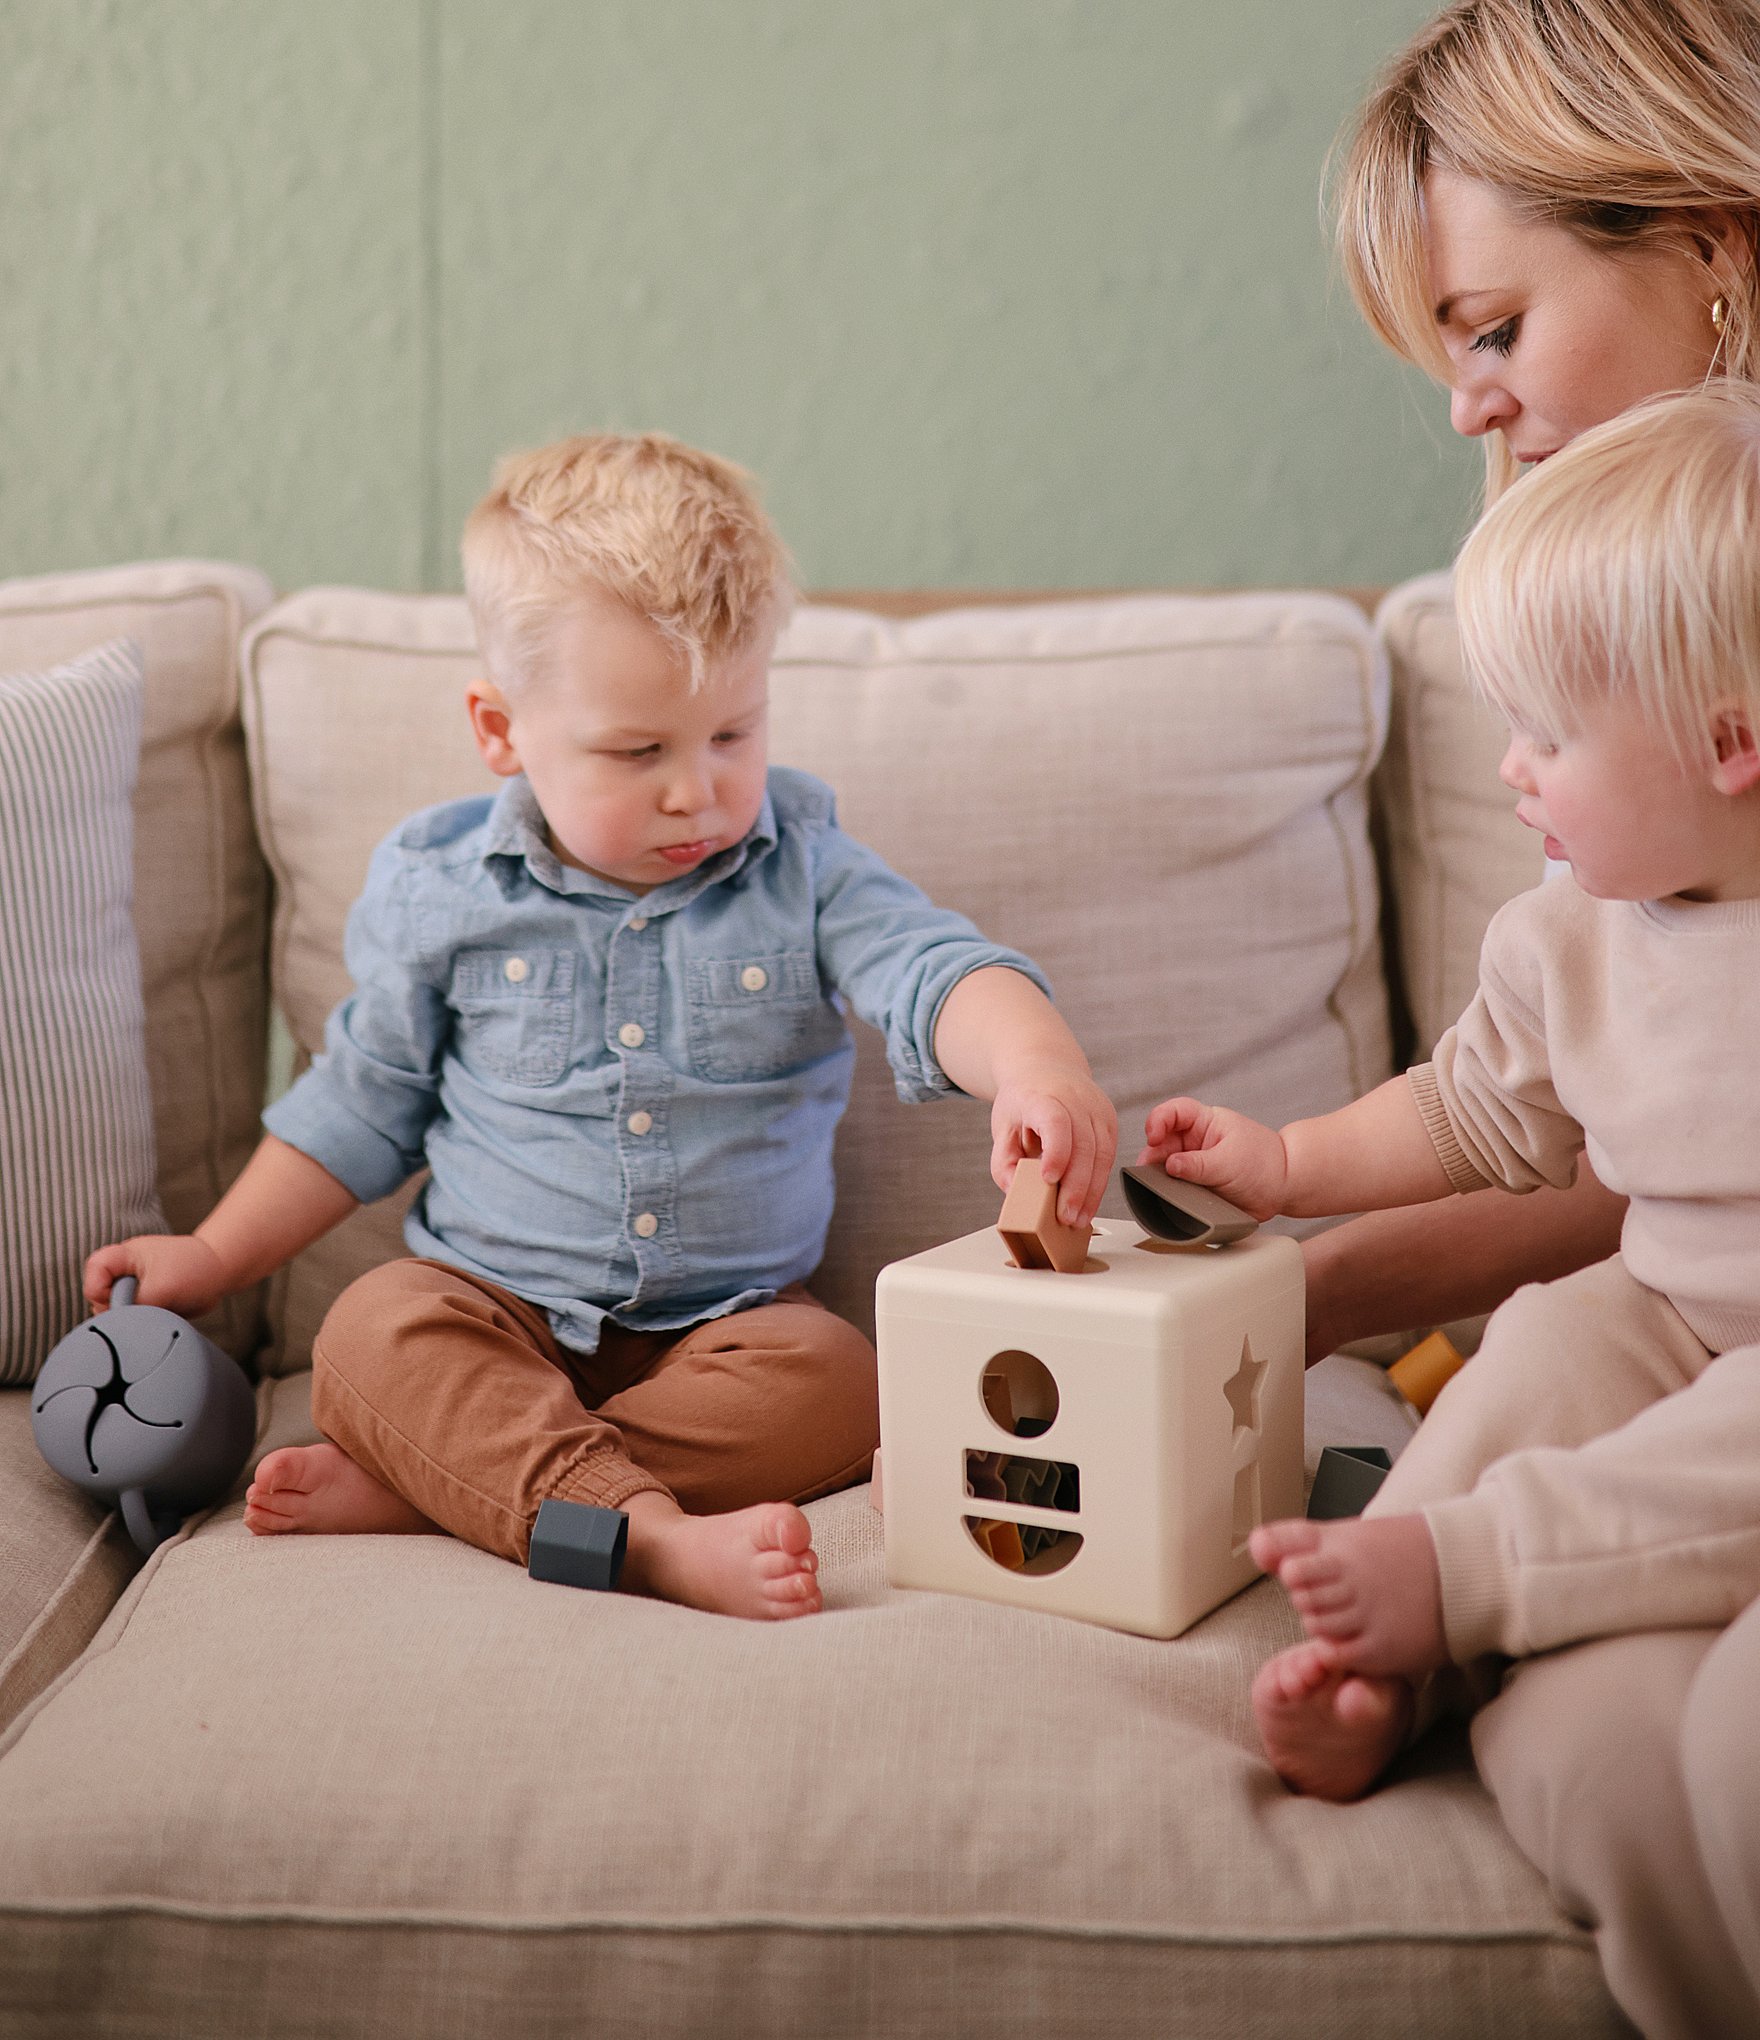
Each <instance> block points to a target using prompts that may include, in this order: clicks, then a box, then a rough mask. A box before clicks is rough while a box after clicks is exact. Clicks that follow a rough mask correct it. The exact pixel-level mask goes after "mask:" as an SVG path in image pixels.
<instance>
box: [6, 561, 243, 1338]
mask: <svg viewBox="0 0 1760 2040" xmlns="http://www.w3.org/2000/svg"><path fill="white" fill-rule="evenodd" d="M270 595H271V590H270V587H269V584H268V582H267V581H266V580H265V579H264V578H263V576H262V575H261V574H258V573H256V572H254V571H253V570H252V569H250V568H248V567H234V566H226V565H221V564H217V563H214V562H210V561H201V560H171V561H160V562H156V563H149V564H147V565H142V566H129V567H117V568H105V569H102V570H98V571H94V572H90V573H77V574H61V575H54V576H48V577H44V578H41V579H33V580H19V581H8V582H4V583H0V671H13V670H17V669H22V668H26V667H40V666H45V665H54V664H58V663H60V662H61V661H62V660H65V659H68V658H72V657H74V656H75V655H76V654H78V653H80V652H83V651H87V650H89V649H90V648H91V647H92V646H94V645H97V644H101V643H103V642H104V641H105V640H107V639H110V638H115V637H128V638H131V639H132V640H133V641H134V642H135V643H136V644H138V645H139V646H140V647H141V650H142V653H143V654H144V658H145V667H146V691H145V698H144V704H143V711H142V715H143V722H142V735H141V757H140V772H139V777H138V779H137V782H136V786H135V800H134V815H135V832H134V905H135V927H136V932H137V934H138V937H139V943H140V960H141V977H142V984H143V990H144V995H145V1000H146V1048H147V1068H148V1073H149V1076H150V1078H151V1083H152V1095H153V1124H154V1133H155V1140H156V1146H157V1150H158V1174H159V1195H160V1201H161V1203H162V1204H163V1206H164V1209H165V1215H166V1218H167V1219H168V1221H169V1223H170V1224H171V1225H172V1226H173V1227H175V1228H176V1229H178V1230H180V1231H182V1230H186V1229H187V1228H189V1227H190V1226H193V1225H195V1224H196V1223H197V1222H198V1221H199V1220H200V1219H201V1218H202V1217H203V1216H204V1215H205V1213H206V1212H207V1211H208V1210H209V1209H210V1208H211V1206H212V1205H213V1203H214V1202H215V1200H216V1198H218V1196H219V1195H220V1192H221V1191H222V1190H223V1189H224V1188H225V1187H226V1185H227V1184H228V1183H229V1182H230V1181H231V1180H232V1178H233V1176H234V1175H236V1174H237V1172H238V1170H239V1169H240V1167H242V1165H243V1163H244V1160H245V1158H246V1157H247V1156H248V1155H249V1153H250V1151H251V1148H252V1147H253V1146H254V1145H255V1142H256V1138H257V1133H258V1127H257V1114H258V1112H259V1110H260V1109H261V1105H262V1090H263V1066H264V1042H265V1035H266V1023H267V1000H266V996H265V985H264V972H263V950H264V940H265V931H266V926H267V916H268V886H267V874H266V872H265V870H264V867H263V862H262V858H261V856H260V855H259V853H258V851H257V847H256V838H255V834H254V832H253V830H252V828H251V820H250V805H249V798H248V794H247V790H246V785H245V772H244V740H243V733H242V731H241V729H240V727H239V721H238V677H237V675H238V666H237V654H238V640H239V636H240V633H241V632H242V630H243V628H244V626H245V624H246V623H247V622H249V620H250V619H251V618H252V617H253V616H255V615H256V614H257V613H258V612H259V611H260V610H262V609H264V608H266V607H267V606H268V603H269V600H270ZM257 1324H258V1317H257V1309H256V1301H255V1299H254V1298H252V1297H248V1296H247V1297H241V1298H234V1299H232V1300H231V1302H230V1303H229V1304H228V1305H226V1306H223V1308H222V1309H221V1311H219V1312H217V1313H216V1314H215V1316H214V1317H213V1318H212V1319H205V1320H204V1321H203V1329H204V1330H206V1331H208V1332H209V1333H211V1334H212V1336H214V1337H215V1338H217V1339H219V1340H220V1341H221V1342H222V1343H223V1344H224V1345H226V1346H227V1348H228V1349H229V1350H230V1351H232V1352H234V1353H236V1354H238V1355H239V1356H240V1357H241V1358H242V1357H246V1356H248V1355H249V1353H250V1352H251V1350H252V1347H253V1345H254V1343H255V1338H256V1333H257Z"/></svg>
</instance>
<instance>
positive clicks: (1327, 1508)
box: [1308, 1445, 1393, 1522]
mask: <svg viewBox="0 0 1760 2040" xmlns="http://www.w3.org/2000/svg"><path fill="white" fill-rule="evenodd" d="M1392 1465H1393V1461H1392V1459H1391V1458H1390V1457H1389V1456H1388V1452H1387V1448H1386V1446H1385V1445H1328V1446H1327V1447H1326V1449H1325V1451H1324V1452H1322V1453H1321V1455H1320V1464H1319V1466H1318V1467H1317V1468H1316V1469H1315V1473H1314V1486H1313V1491H1312V1492H1311V1493H1310V1494H1309V1496H1308V1514H1309V1516H1310V1517H1311V1518H1312V1519H1313V1520H1315V1521H1316V1522H1318V1521H1326V1520H1332V1519H1336V1518H1337V1517H1340V1516H1360V1515H1361V1514H1362V1513H1363V1511H1364V1510H1365V1509H1366V1508H1367V1507H1368V1505H1369V1503H1370V1502H1371V1501H1372V1500H1373V1499H1374V1496H1375V1491H1376V1489H1377V1488H1379V1487H1380V1485H1381V1483H1382V1482H1383V1481H1384V1480H1385V1479H1386V1478H1387V1474H1388V1469H1389V1468H1390V1467H1391V1466H1392Z"/></svg>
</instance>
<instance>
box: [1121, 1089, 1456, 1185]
mask: <svg viewBox="0 0 1760 2040" xmlns="http://www.w3.org/2000/svg"><path fill="white" fill-rule="evenodd" d="M1144 1130H1145V1132H1146V1133H1147V1135H1148V1145H1147V1146H1146V1147H1145V1148H1144V1149H1143V1152H1142V1153H1141V1155H1139V1156H1138V1158H1137V1159H1138V1161H1139V1162H1145V1163H1146V1162H1161V1163H1163V1164H1164V1165H1165V1166H1166V1169H1167V1173H1168V1174H1169V1175H1170V1176H1181V1177H1184V1178H1185V1179H1186V1180H1187V1181H1188V1182H1192V1183H1203V1184H1205V1185H1207V1186H1208V1187H1209V1188H1210V1189H1212V1190H1215V1191H1217V1192H1218V1193H1219V1194H1220V1195H1221V1196H1223V1197H1226V1198H1227V1199H1228V1200H1229V1202H1230V1203H1232V1204H1238V1205H1239V1206H1240V1207H1241V1209H1242V1210H1243V1211H1246V1212H1249V1213H1251V1215H1252V1216H1253V1217H1254V1218H1270V1217H1272V1216H1274V1215H1275V1214H1276V1213H1278V1212H1282V1213H1283V1214H1285V1216H1287V1217H1290V1218H1323V1217H1330V1216H1332V1214H1333V1213H1335V1212H1340V1211H1379V1210H1383V1209H1385V1208H1386V1207H1387V1206H1389V1205H1396V1204H1426V1203H1428V1202H1429V1201H1430V1200H1431V1199H1432V1198H1436V1197H1447V1196H1450V1195H1452V1194H1453V1190H1454V1186H1453V1184H1452V1183H1450V1181H1449V1180H1448V1175H1447V1173H1446V1171H1445V1170H1444V1169H1443V1166H1442V1162H1441V1159H1440V1157H1439V1156H1438V1155H1437V1152H1436V1146H1435V1143H1434V1142H1433V1141H1432V1140H1431V1138H1430V1134H1429V1131H1428V1129H1427V1128H1426V1127H1425V1125H1424V1120H1423V1115H1422V1114H1421V1113H1420V1112H1419V1110H1418V1102H1417V1100H1416V1099H1415V1098H1414V1097H1413V1096H1412V1089H1411V1086H1410V1085H1409V1084H1408V1083H1407V1082H1406V1080H1405V1078H1404V1077H1394V1078H1392V1079H1391V1080H1390V1081H1389V1082H1387V1083H1385V1084H1382V1085H1381V1086H1380V1087H1379V1088H1378V1089H1376V1090H1373V1091H1371V1092H1370V1093H1369V1094H1368V1096H1367V1097H1364V1098H1359V1099H1357V1101H1356V1102H1355V1103H1354V1104H1351V1105H1346V1106H1345V1107H1344V1108H1343V1109H1342V1110H1341V1111H1338V1112H1328V1113H1326V1114H1324V1115H1323V1116H1322V1117H1321V1118H1319V1119H1297V1120H1293V1121H1292V1122H1291V1123H1290V1124H1289V1125H1288V1126H1286V1127H1285V1128H1284V1129H1283V1131H1282V1132H1281V1133H1273V1132H1272V1130H1271V1129H1270V1128H1269V1127H1268V1126H1261V1125H1260V1124H1259V1122H1258V1121H1257V1120H1255V1119H1248V1118H1246V1117H1245V1116H1244V1115H1243V1114H1241V1113H1239V1112H1230V1111H1228V1110H1227V1109H1226V1108H1225V1107H1223V1106H1220V1105H1201V1104H1199V1102H1198V1101H1197V1099H1195V1098H1169V1099H1167V1100H1166V1101H1165V1102H1164V1103H1162V1104H1160V1105H1157V1106H1156V1107H1155V1109H1154V1110H1153V1111H1152V1112H1151V1113H1150V1114H1149V1117H1148V1120H1147V1122H1146V1124H1145V1128H1144Z"/></svg>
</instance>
